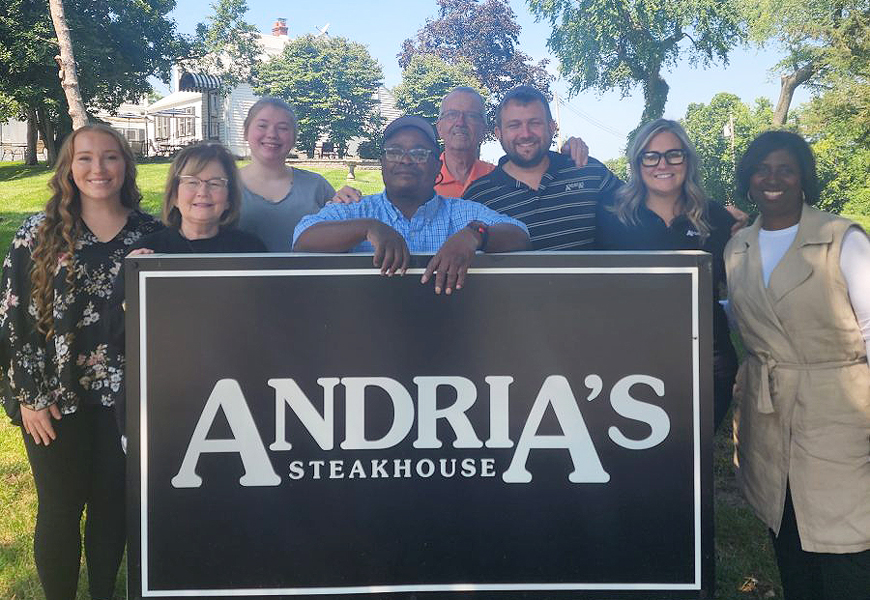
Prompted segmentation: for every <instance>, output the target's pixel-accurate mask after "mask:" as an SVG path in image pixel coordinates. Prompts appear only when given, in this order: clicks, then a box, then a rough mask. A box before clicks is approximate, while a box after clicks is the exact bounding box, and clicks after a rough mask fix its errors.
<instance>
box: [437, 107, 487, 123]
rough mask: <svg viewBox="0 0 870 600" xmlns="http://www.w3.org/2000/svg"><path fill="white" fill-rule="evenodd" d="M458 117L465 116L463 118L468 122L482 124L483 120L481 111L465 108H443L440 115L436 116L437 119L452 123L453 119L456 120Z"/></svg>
mask: <svg viewBox="0 0 870 600" xmlns="http://www.w3.org/2000/svg"><path fill="white" fill-rule="evenodd" d="M459 117H465V120H466V121H468V122H470V123H481V124H482V123H483V121H484V117H483V113H479V112H477V111H467V110H445V111H444V112H443V113H441V116H439V117H438V120H439V121H450V122H451V123H452V122H454V121H458V120H459Z"/></svg>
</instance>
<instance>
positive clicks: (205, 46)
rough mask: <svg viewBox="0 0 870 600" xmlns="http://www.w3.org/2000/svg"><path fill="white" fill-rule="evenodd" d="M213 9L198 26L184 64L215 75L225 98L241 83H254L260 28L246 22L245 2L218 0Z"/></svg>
mask: <svg viewBox="0 0 870 600" xmlns="http://www.w3.org/2000/svg"><path fill="white" fill-rule="evenodd" d="M211 8H212V10H213V11H214V13H213V14H212V15H211V16H209V17H207V19H206V20H207V23H199V24H198V25H197V26H196V37H195V39H194V41H193V44H192V45H191V53H190V56H188V57H186V58H185V59H184V60H182V61H181V64H182V65H183V66H185V67H188V68H195V69H198V70H202V71H205V72H206V73H210V74H212V75H216V76H217V77H218V78H220V81H221V88H220V90H219V91H220V93H221V94H222V95H226V94H227V93H229V92H230V90H232V89H233V88H234V87H236V86H238V85H239V84H240V83H251V81H252V77H253V72H254V69H255V67H256V65H257V63H258V62H259V57H260V54H261V53H262V50H261V48H260V44H259V33H258V31H257V28H256V27H255V26H254V25H251V24H250V23H248V22H247V21H245V14H246V13H247V12H248V4H247V2H246V1H245V0H217V2H215V3H213V4H212V5H211Z"/></svg>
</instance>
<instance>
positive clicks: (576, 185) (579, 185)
mask: <svg viewBox="0 0 870 600" xmlns="http://www.w3.org/2000/svg"><path fill="white" fill-rule="evenodd" d="M583 187H584V186H583V182H582V181H575V182H573V183H566V184H565V191H566V192H571V191H574V190H582V189H583Z"/></svg>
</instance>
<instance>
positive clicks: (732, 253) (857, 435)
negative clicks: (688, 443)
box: [725, 131, 870, 600]
mask: <svg viewBox="0 0 870 600" xmlns="http://www.w3.org/2000/svg"><path fill="white" fill-rule="evenodd" d="M737 187H738V192H739V193H741V194H747V196H748V198H749V199H750V200H751V201H752V202H754V203H755V204H756V206H757V207H758V209H759V211H760V213H761V214H760V216H759V217H758V218H757V219H756V221H755V223H754V224H753V225H752V226H750V227H747V228H746V229H744V230H742V231H740V232H738V233H737V234H736V235H735V236H734V237H733V238H732V239H731V241H730V242H729V243H728V246H727V247H726V249H725V265H726V269H727V273H728V293H729V302H730V308H731V311H732V313H733V315H734V317H735V319H736V321H737V324H738V327H739V330H740V334H741V336H742V338H743V342H744V345H745V348H746V352H747V355H746V359H745V361H744V362H743V364H742V365H741V367H740V371H739V373H738V375H737V382H736V384H735V393H734V399H735V401H736V404H737V410H736V412H735V416H734V444H735V454H734V462H735V465H736V467H737V478H738V482H739V484H740V486H741V488H742V490H743V493H744V495H745V496H746V499H747V500H748V501H749V503H750V505H752V507H753V509H754V510H755V512H756V514H757V515H758V516H759V518H760V519H761V520H762V521H764V523H765V524H766V525H767V526H768V527H769V528H770V533H771V537H772V539H773V545H774V549H775V551H776V557H777V562H778V564H779V570H780V575H781V577H782V584H783V590H784V592H785V598H786V599H787V600H794V599H804V598H806V599H808V600H809V599H812V600H820V599H822V600H827V599H835V598H836V599H841V598H850V599H859V598H861V599H867V598H870V367H868V364H867V354H868V346H870V240H868V238H867V234H866V233H864V231H863V230H862V229H861V228H860V227H859V226H858V225H856V224H855V223H853V222H851V221H849V220H847V219H843V218H841V217H838V216H836V215H831V214H828V213H824V212H821V211H819V210H816V209H815V208H813V207H812V206H811V205H812V204H814V203H815V202H816V201H817V200H818V199H819V183H818V179H817V176H816V167H815V160H814V158H813V154H812V151H811V150H810V147H809V146H808V145H807V143H806V142H805V141H804V140H803V138H801V137H800V136H798V135H795V134H793V133H789V132H785V131H768V132H766V133H763V134H761V135H760V136H759V137H757V138H756V139H755V140H754V141H753V142H752V143H751V144H750V146H749V148H748V149H747V151H746V154H745V155H744V156H743V158H742V159H741V161H740V164H739V165H738V167H737Z"/></svg>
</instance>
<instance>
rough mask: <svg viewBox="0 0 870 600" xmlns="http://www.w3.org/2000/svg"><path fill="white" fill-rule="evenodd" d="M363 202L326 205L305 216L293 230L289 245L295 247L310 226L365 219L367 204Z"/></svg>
mask: <svg viewBox="0 0 870 600" xmlns="http://www.w3.org/2000/svg"><path fill="white" fill-rule="evenodd" d="M330 198H332V196H330ZM364 200H365V199H363V200H360V201H359V202H353V203H351V204H327V205H326V206H324V207H323V208H321V209H320V211H319V212H316V213H314V214H313V215H305V216H304V217H302V219H301V220H300V221H299V223H298V224H297V225H296V228H295V229H294V230H293V243H292V244H291V247H292V246H295V245H296V240H298V239H299V236H300V235H302V234H303V233H304V232H305V230H306V229H308V228H309V227H311V226H312V225H317V224H318V223H326V222H329V221H347V220H349V219H364V218H367V217H368V216H369V215H368V214H366V212H365V209H366V207H367V205H368V203H367V202H365V201H364Z"/></svg>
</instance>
